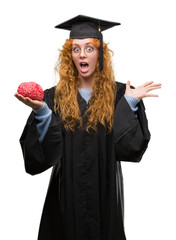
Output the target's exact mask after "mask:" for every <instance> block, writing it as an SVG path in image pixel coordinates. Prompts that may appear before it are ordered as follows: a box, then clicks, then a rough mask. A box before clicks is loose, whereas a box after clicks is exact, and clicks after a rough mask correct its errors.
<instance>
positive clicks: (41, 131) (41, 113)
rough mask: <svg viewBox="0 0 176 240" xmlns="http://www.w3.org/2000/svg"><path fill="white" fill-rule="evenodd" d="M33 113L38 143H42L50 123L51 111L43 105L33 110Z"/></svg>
mask: <svg viewBox="0 0 176 240" xmlns="http://www.w3.org/2000/svg"><path fill="white" fill-rule="evenodd" d="M33 111H34V112H35V119H36V126H37V132H38V135H39V142H40V143H42V141H43V139H44V136H45V134H46V132H47V130H48V127H49V125H50V122H51V117H52V111H51V109H49V107H48V105H47V104H46V103H44V106H43V107H41V108H38V109H36V110H33Z"/></svg>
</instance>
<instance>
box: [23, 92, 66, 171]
mask: <svg viewBox="0 0 176 240" xmlns="http://www.w3.org/2000/svg"><path fill="white" fill-rule="evenodd" d="M50 92H51V91H48V90H47V91H45V97H44V101H45V102H46V103H47V104H48V106H49V107H50V108H51V109H53V106H52V105H53V99H52V98H53V94H51V93H50ZM20 144H21V148H22V153H23V158H24V164H25V170H26V172H27V173H29V174H31V175H35V174H38V173H41V172H43V171H45V170H47V169H48V168H50V167H51V166H54V165H56V164H57V163H59V161H60V160H61V157H62V149H63V137H62V130H61V122H60V119H59V116H58V114H56V113H55V112H54V111H52V115H51V122H50V124H49V127H48V130H47V132H46V135H45V136H44V139H43V141H42V143H40V142H39V138H38V131H37V119H36V118H35V113H34V111H32V112H31V114H30V116H29V118H28V120H27V123H26V125H25V128H24V130H23V133H22V135H21V138H20Z"/></svg>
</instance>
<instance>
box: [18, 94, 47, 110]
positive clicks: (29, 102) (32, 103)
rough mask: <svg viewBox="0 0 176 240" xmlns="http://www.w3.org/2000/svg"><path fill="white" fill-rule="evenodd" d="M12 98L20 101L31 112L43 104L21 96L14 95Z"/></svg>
mask: <svg viewBox="0 0 176 240" xmlns="http://www.w3.org/2000/svg"><path fill="white" fill-rule="evenodd" d="M14 96H15V97H16V98H17V99H18V100H19V101H21V102H22V103H24V104H26V105H27V106H29V107H31V108H32V109H33V110H35V109H38V108H41V107H43V106H44V102H42V101H38V100H32V99H30V98H28V97H23V96H22V95H21V94H18V93H15V94H14Z"/></svg>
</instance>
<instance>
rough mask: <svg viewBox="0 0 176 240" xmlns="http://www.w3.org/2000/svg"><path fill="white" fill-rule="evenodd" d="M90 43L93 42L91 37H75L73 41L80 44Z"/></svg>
mask: <svg viewBox="0 0 176 240" xmlns="http://www.w3.org/2000/svg"><path fill="white" fill-rule="evenodd" d="M89 43H92V40H91V38H84V39H73V42H72V44H73V45H79V46H83V45H86V44H89Z"/></svg>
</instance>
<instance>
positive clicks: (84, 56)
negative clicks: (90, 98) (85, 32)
mask: <svg viewBox="0 0 176 240" xmlns="http://www.w3.org/2000/svg"><path fill="white" fill-rule="evenodd" d="M98 57H99V51H98V49H97V48H96V47H95V46H94V45H93V43H92V42H91V39H90V38H85V39H73V42H72V59H73V62H74V64H75V66H76V68H77V70H78V74H79V76H80V77H82V78H89V77H93V76H94V74H95V72H96V67H97V61H98Z"/></svg>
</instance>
